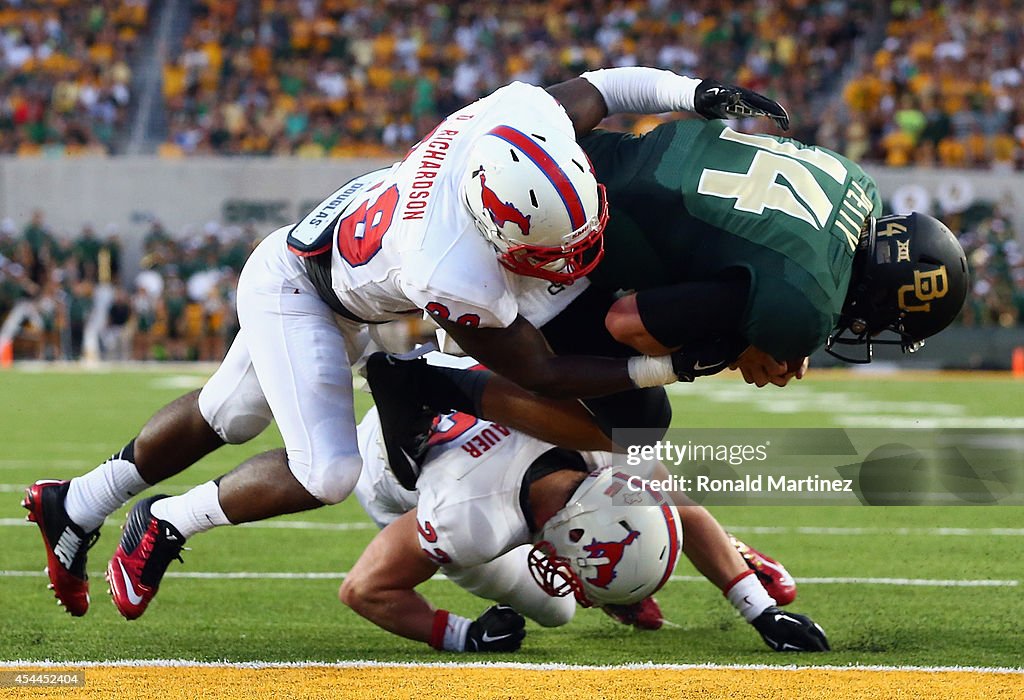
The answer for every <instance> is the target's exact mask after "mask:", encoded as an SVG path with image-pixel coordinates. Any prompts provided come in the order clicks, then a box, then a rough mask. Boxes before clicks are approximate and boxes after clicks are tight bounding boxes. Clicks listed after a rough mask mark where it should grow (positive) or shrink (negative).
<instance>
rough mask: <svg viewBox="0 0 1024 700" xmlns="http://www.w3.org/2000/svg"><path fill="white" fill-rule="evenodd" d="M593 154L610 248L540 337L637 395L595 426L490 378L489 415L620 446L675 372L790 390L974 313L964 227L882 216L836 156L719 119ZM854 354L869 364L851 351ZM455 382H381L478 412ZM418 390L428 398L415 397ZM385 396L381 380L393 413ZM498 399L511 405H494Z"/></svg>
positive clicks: (562, 436) (912, 345)
mask: <svg viewBox="0 0 1024 700" xmlns="http://www.w3.org/2000/svg"><path fill="white" fill-rule="evenodd" d="M580 143H581V145H582V146H583V148H584V150H585V151H586V153H587V155H588V156H589V157H590V158H591V160H592V162H593V165H594V168H595V172H596V174H597V177H598V180H599V181H600V182H602V183H603V184H604V186H605V187H606V189H607V196H608V202H609V208H610V218H609V223H608V226H607V227H606V229H605V234H604V239H605V240H604V249H605V254H604V258H603V260H602V261H601V263H600V264H599V265H598V266H597V267H596V269H594V270H593V271H592V272H590V273H589V274H588V279H589V281H590V285H591V287H590V288H589V289H587V290H586V291H585V292H584V293H583V294H582V295H580V296H579V297H578V298H577V299H575V300H574V301H573V302H572V303H571V304H570V305H569V306H568V307H567V308H566V309H565V310H564V311H562V312H561V313H560V314H559V315H558V316H556V317H555V318H554V319H553V320H552V321H550V322H549V323H547V324H546V325H544V326H543V327H542V328H541V332H542V333H543V334H544V336H545V339H546V340H547V342H548V344H549V345H550V347H551V349H552V350H553V351H554V352H555V353H556V354H558V355H570V354H582V353H588V354H593V355H598V356H610V357H623V356H630V355H632V356H633V357H632V359H631V360H630V363H631V365H630V376H631V378H632V379H633V382H634V384H635V386H636V389H633V390H630V391H625V392H621V393H618V394H614V395H612V396H604V397H597V398H587V399H584V400H583V404H584V405H585V406H586V408H587V409H588V410H589V416H588V420H587V421H586V425H583V424H582V423H581V422H579V421H576V420H575V419H576V416H575V414H572V413H571V412H570V411H568V410H567V409H566V408H565V407H564V406H562V407H561V413H559V407H558V406H556V405H554V404H553V403H552V402H548V401H545V400H543V399H539V398H537V397H531V396H530V395H528V394H526V393H524V392H521V391H519V390H517V389H516V388H515V387H508V386H507V385H506V386H502V387H501V389H491V388H490V387H491V385H492V384H494V382H493V381H490V380H478V381H480V382H481V383H484V382H486V384H487V387H486V388H485V389H483V390H481V389H479V388H478V387H479V384H478V385H476V386H474V387H473V391H477V392H478V395H482V396H483V397H484V399H482V400H480V402H479V404H480V406H479V409H480V411H481V413H480V414H481V415H483V416H484V417H485V418H488V419H490V420H497V421H499V422H503V423H505V424H508V425H513V426H514V427H516V428H518V429H520V430H523V431H524V432H526V433H528V434H531V435H534V436H535V437H539V438H541V439H545V440H547V441H548V442H552V443H555V444H560V445H562V446H564V447H570V448H573V449H609V448H610V447H611V443H610V442H609V441H608V439H607V438H608V437H609V436H610V435H611V431H612V429H613V428H624V427H645V428H660V429H662V430H664V429H667V428H668V425H669V422H670V420H671V409H670V406H669V403H668V400H667V396H666V394H665V392H664V390H663V389H662V388H661V386H660V385H661V384H663V383H664V382H665V379H664V375H665V373H666V372H667V373H671V374H672V375H673V376H674V377H677V378H678V379H680V380H683V381H692V380H693V379H695V378H696V377H698V376H706V375H710V374H715V373H717V372H720V371H722V370H723V369H725V368H726V367H728V366H733V367H737V368H739V369H741V370H742V372H743V376H744V379H746V380H747V381H748V382H750V383H755V384H757V385H758V386H764V385H765V384H768V383H772V384H777V385H779V386H784V385H785V384H786V383H787V382H788V381H789V380H790V379H792V378H793V377H794V376H795V377H799V376H802V372H803V368H804V367H805V366H806V365H805V364H804V363H805V361H806V356H808V355H810V354H811V353H812V352H813V351H815V350H817V349H818V348H819V347H821V346H822V345H823V344H824V345H825V347H826V348H827V349H828V350H829V351H830V352H833V354H836V355H837V356H840V357H842V359H846V360H848V361H852V362H865V361H870V357H871V346H872V344H876V343H892V344H898V345H900V346H901V347H902V348H903V349H904V350H905V351H913V350H915V349H917V347H919V346H920V344H921V341H922V340H923V339H924V338H927V337H929V336H931V335H934V334H935V333H937V332H939V331H941V330H942V329H943V328H945V327H946V326H947V325H948V324H949V323H950V322H951V321H952V320H953V318H955V316H956V315H957V313H958V312H959V310H960V308H961V306H962V305H963V300H964V298H965V296H966V291H967V261H966V258H965V256H964V253H963V249H962V248H961V247H960V245H959V243H958V242H957V240H956V237H955V236H954V235H953V234H952V232H950V231H949V229H948V228H946V227H945V226H944V225H943V224H942V223H941V222H939V221H938V220H936V219H933V218H932V217H930V216H927V215H924V214H919V213H914V214H910V215H906V216H904V215H893V216H880V214H881V201H880V198H879V196H878V193H877V190H876V187H875V184H874V182H873V181H872V180H871V178H870V177H869V176H868V175H867V174H865V173H864V171H863V170H862V169H861V168H860V167H859V166H857V165H856V164H854V163H853V162H851V161H849V160H848V159H846V158H844V157H843V156H841V155H839V154H836V153H833V152H832V151H829V150H827V149H823V148H817V147H813V146H807V145H804V144H801V143H799V142H796V141H793V140H791V139H785V138H778V137H775V136H767V135H754V134H744V133H740V132H737V131H735V130H733V129H730V128H728V127H727V126H726V125H725V124H724V123H722V122H719V121H708V122H701V121H680V122H672V123H667V124H664V125H662V126H660V127H658V128H656V129H654V130H653V131H651V132H649V133H648V134H645V135H643V136H632V135H628V134H621V133H609V132H598V133H594V134H591V135H590V136H588V137H584V138H583V139H581V141H580ZM634 292H635V293H634ZM887 336H888V337H887ZM840 345H856V346H860V347H862V348H863V349H864V356H863V357H862V358H859V359H858V358H856V357H852V356H843V355H839V353H838V352H837V348H838V346H840ZM392 362H393V364H396V366H397V363H394V361H392ZM634 363H635V364H634ZM457 372H458V371H457V370H449V371H448V373H447V374H445V376H444V378H440V373H439V371H438V370H437V369H436V368H428V367H426V366H425V365H421V366H420V367H418V368H411V367H406V369H403V370H401V371H400V372H399V371H396V372H394V373H392V372H391V371H390V370H381V372H380V373H379V374H381V375H383V374H395V376H396V377H398V378H399V379H400V380H401V381H397V380H396V381H393V382H391V384H393V385H394V387H396V389H395V393H396V394H397V393H402V392H409V391H412V393H414V394H416V402H417V403H421V404H422V405H423V406H426V407H427V408H429V409H431V410H446V409H448V408H451V407H453V406H457V405H465V404H466V403H469V402H468V401H466V400H464V399H462V398H460V393H461V395H464V396H469V395H470V394H469V391H468V390H466V389H464V388H462V387H463V386H468V382H464V380H462V379H460V378H459V377H453V376H452V375H453V374H457ZM435 375H437V377H435ZM375 383H376V384H377V385H378V386H380V385H381V384H382V381H381V380H378V381H377V382H375V381H374V377H373V376H372V373H371V376H370V384H371V387H374V384H375ZM417 383H419V384H421V385H422V386H424V387H428V388H427V389H425V390H422V391H420V390H418V389H410V387H414V386H415V385H416V384H417ZM449 386H451V387H456V388H449ZM387 393H388V392H386V391H378V389H377V388H376V387H374V396H375V399H376V400H377V401H378V404H380V403H381V401H380V399H377V396H378V394H381V395H386V394H387ZM499 393H501V394H503V395H504V396H509V397H513V398H512V399H509V400H508V401H505V402H504V404H502V407H501V410H498V409H496V408H494V409H492V408H489V404H488V401H489V400H490V399H489V398H488V397H491V396H495V395H497V394H499ZM438 397H439V398H438ZM458 401H462V402H463V403H462V404H458V403H457V402H458ZM460 410H465V409H463V408H460ZM469 412H471V413H472V412H473V411H472V410H470V411H469ZM570 423H571V425H572V427H571V428H565V426H566V425H569V424H570ZM595 426H596V427H597V428H599V429H600V431H599V432H600V433H603V435H604V436H605V437H604V438H602V437H601V436H600V434H599V433H598V432H597V431H595V430H594V427H595ZM563 428H565V429H563ZM419 437H422V436H417V437H416V438H415V439H406V438H401V439H404V440H405V441H406V442H407V443H409V444H413V443H414V442H415V441H416V440H418V439H419Z"/></svg>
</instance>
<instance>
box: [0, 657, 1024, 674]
mask: <svg viewBox="0 0 1024 700" xmlns="http://www.w3.org/2000/svg"><path fill="white" fill-rule="evenodd" d="M20 666H52V667H54V668H75V669H77V668H118V667H126V668H149V667H157V668H237V669H278V668H279V669H288V668H326V669H330V668H337V669H346V668H409V669H416V668H439V669H448V668H482V669H514V670H522V671H618V670H628V671H649V670H651V671H708V670H711V671H714V670H720V671H791V672H794V673H801V672H804V671H883V672H899V671H918V672H924V673H1012V674H1024V668H1015V667H1009V666H875V665H865V666H860V665H850V666H836V665H833V664H825V665H821V666H796V665H793V664H789V665H778V666H774V665H771V664H714V663H708V664H655V663H635V664H609V665H587V666H583V665H579V666H577V665H573V664H535V663H520V662H515V661H462V662H460V661H434V662H414V661H409V662H401V661H336V662H333V663H326V662H318V661H280V662H277V661H241V662H226V661H216V662H212V661H190V660H188V659H124V660H119V661H51V660H38V661H36V660H25V661H0V668H15V667H20Z"/></svg>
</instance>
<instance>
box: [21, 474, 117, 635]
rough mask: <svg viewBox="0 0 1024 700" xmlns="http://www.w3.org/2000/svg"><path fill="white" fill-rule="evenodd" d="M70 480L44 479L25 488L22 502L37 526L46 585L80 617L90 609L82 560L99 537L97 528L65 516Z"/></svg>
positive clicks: (66, 608)
mask: <svg viewBox="0 0 1024 700" xmlns="http://www.w3.org/2000/svg"><path fill="white" fill-rule="evenodd" d="M69 483H71V482H69V481H56V480H53V479H45V480H42V481H37V482H36V483H34V484H32V485H31V486H29V487H28V488H27V489H25V498H24V499H22V501H21V505H22V507H23V508H25V509H26V510H28V517H27V519H28V520H29V522H33V523H35V524H36V525H38V526H39V532H40V533H42V535H43V545H44V546H45V547H46V574H47V576H49V577H50V584H49V586H48V588H49V589H50V590H52V591H53V595H54V596H55V597H56V598H57V602H58V603H60V604H61V605H63V606H64V609H65V610H67V611H68V612H69V613H70V614H72V615H74V616H75V617H81V616H82V615H84V614H85V613H86V612H87V611H88V610H89V575H88V574H86V572H85V561H86V557H87V555H88V553H89V549H90V548H91V547H92V546H93V545H94V544H96V540H98V539H99V538H100V531H99V529H96V530H93V531H92V532H86V531H85V530H83V529H82V528H80V527H79V526H78V525H76V524H75V523H73V522H72V521H71V518H69V517H68V512H67V510H65V509H64V501H65V499H67V496H68V484H69Z"/></svg>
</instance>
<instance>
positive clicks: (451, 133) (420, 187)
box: [402, 114, 473, 221]
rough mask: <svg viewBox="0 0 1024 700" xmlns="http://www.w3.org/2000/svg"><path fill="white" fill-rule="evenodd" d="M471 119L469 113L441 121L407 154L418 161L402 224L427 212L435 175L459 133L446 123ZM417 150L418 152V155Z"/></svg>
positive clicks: (419, 217) (406, 199)
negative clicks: (416, 157)
mask: <svg viewBox="0 0 1024 700" xmlns="http://www.w3.org/2000/svg"><path fill="white" fill-rule="evenodd" d="M472 118H473V115H472V114H458V115H456V116H454V117H452V118H451V119H449V120H446V121H444V122H442V123H441V126H439V127H438V128H437V129H435V130H434V132H433V133H431V134H430V135H429V136H427V138H426V139H424V141H423V143H422V144H421V145H420V146H417V147H416V149H415V150H414V151H413V153H412V154H410V155H414V154H415V155H417V156H418V157H419V159H420V162H419V166H418V167H417V168H416V172H415V173H414V174H413V176H412V185H411V186H410V191H409V193H408V194H407V195H406V197H405V207H404V208H403V209H402V220H403V221H417V220H420V219H422V218H423V215H424V213H425V212H426V209H427V202H428V200H429V199H430V193H431V191H432V188H433V187H434V181H435V179H436V178H437V174H438V173H439V172H440V171H441V165H442V164H443V163H444V159H445V158H446V157H447V156H448V151H449V149H451V147H452V142H453V141H454V140H455V137H457V136H458V135H459V133H460V130H459V129H453V128H451V126H450V125H449V124H448V122H449V121H453V122H455V121H467V120H469V119H472ZM421 149H422V150H421ZM416 151H419V153H418V154H417V153H416Z"/></svg>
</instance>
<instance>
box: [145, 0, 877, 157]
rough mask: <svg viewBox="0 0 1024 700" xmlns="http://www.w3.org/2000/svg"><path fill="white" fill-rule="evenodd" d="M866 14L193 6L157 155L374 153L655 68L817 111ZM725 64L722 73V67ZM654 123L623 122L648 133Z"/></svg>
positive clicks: (699, 4)
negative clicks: (522, 92) (609, 73)
mask: <svg viewBox="0 0 1024 700" xmlns="http://www.w3.org/2000/svg"><path fill="white" fill-rule="evenodd" d="M870 6H871V3H870V2H863V1H861V2H826V3H810V2H806V1H804V0H786V1H784V2H772V3H766V2H763V1H762V0H727V1H722V0H698V1H696V2H687V3H680V2H670V1H669V0H586V1H584V0H526V1H524V2H513V3H510V2H501V1H500V0H480V1H479V2H413V1H412V0H405V1H391V2H383V3H381V2H378V3H366V2H361V1H360V0H322V1H320V2H317V1H314V0H262V1H261V2H258V3H256V2H251V3H246V2H242V1H241V0H228V1H224V0H197V2H195V3H194V7H195V8H196V12H195V13H194V16H193V17H194V18H193V22H192V27H191V29H190V30H189V32H188V36H187V38H186V40H185V44H184V46H183V47H182V49H181V51H180V52H179V53H178V54H177V55H176V56H174V57H173V58H172V60H170V61H169V62H168V63H167V64H166V65H165V68H164V83H163V85H164V97H165V99H166V100H167V104H168V107H169V109H170V110H171V113H172V114H173V117H172V125H171V134H170V139H169V141H168V143H166V144H165V145H164V147H163V151H162V152H163V153H164V154H166V155H172V154H190V153H208V154H236V153H245V154H268V153H271V154H294V155H298V156H304V157H322V156H338V157H345V156H377V155H381V154H383V153H387V152H392V153H393V152H400V151H402V150H404V149H405V148H406V147H407V146H408V145H410V144H411V143H413V142H414V141H415V140H416V139H417V138H418V137H419V136H421V135H422V134H424V133H426V132H427V131H429V130H430V128H432V127H433V126H434V124H436V123H437V122H438V121H439V120H440V119H442V118H443V117H444V116H446V115H447V114H449V113H451V112H453V111H455V110H456V109H458V108H459V107H461V106H463V105H465V104H467V103H469V102H471V101H472V100H474V99H476V98H477V97H480V96H482V95H484V94H487V93H489V92H491V91H492V90H494V89H496V88H497V87H500V86H501V85H504V84H506V83H508V82H510V81H512V80H522V81H525V82H529V83H534V84H540V85H551V84H554V83H557V82H561V81H563V80H566V79H568V78H572V77H575V76H577V75H579V74H580V73H581V72H583V71H585V70H588V69H592V68H599V67H603V66H627V65H652V66H659V67H662V68H669V69H672V70H675V71H677V72H681V73H687V74H691V75H699V76H713V77H716V78H718V79H721V80H723V81H730V82H731V81H736V82H739V83H742V84H744V85H747V86H749V87H751V88H754V89H757V90H760V91H762V92H765V93H768V94H770V95H773V96H776V97H779V98H780V99H784V101H785V102H786V105H787V107H788V108H789V111H790V114H791V115H792V116H793V117H794V120H795V122H796V125H795V126H796V132H797V133H798V134H799V133H805V134H808V135H813V133H814V130H813V124H814V116H813V115H814V113H815V110H813V109H811V108H810V106H809V103H810V101H811V100H813V99H814V98H815V97H816V96H817V95H820V94H822V93H827V92H831V91H832V90H833V89H834V86H833V85H832V80H833V79H834V76H836V75H838V74H840V73H841V72H842V69H843V66H844V65H846V64H847V63H848V62H849V61H850V59H851V57H852V55H853V42H854V39H856V38H857V37H858V36H860V35H861V34H863V33H864V31H865V28H866V26H867V22H868V21H869V18H870V16H871V12H870ZM726 67H728V68H726ZM653 123H656V122H655V121H652V120H651V119H645V120H641V121H640V122H639V123H638V122H629V121H626V120H622V121H621V122H620V125H622V126H626V127H629V128H636V129H646V128H650V126H652V125H653Z"/></svg>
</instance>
